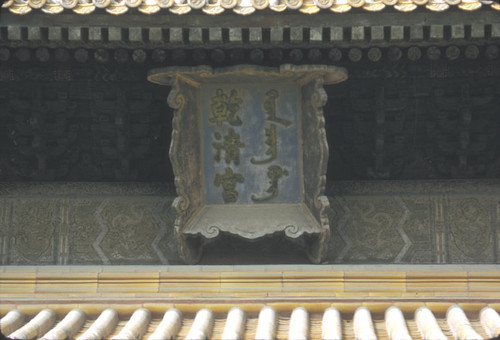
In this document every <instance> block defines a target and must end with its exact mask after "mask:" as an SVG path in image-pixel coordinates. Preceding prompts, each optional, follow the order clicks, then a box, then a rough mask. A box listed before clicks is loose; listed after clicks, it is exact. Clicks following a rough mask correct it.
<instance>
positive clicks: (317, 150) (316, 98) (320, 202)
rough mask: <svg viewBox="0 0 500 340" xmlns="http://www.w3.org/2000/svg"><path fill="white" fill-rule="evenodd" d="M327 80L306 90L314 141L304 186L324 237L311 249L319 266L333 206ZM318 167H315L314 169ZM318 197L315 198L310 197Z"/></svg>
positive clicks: (308, 130)
mask: <svg viewBox="0 0 500 340" xmlns="http://www.w3.org/2000/svg"><path fill="white" fill-rule="evenodd" d="M323 83H324V79H323V77H322V76H316V77H315V78H314V79H313V80H312V81H310V82H309V83H308V84H305V85H304V86H303V87H302V98H304V101H303V104H302V108H303V110H302V112H303V115H304V119H303V127H302V129H303V131H302V134H303V136H308V138H312V139H314V141H313V142H311V143H309V144H308V146H309V147H308V148H307V149H304V150H303V152H304V156H303V157H304V161H303V162H304V177H305V178H304V179H305V181H304V186H305V188H304V189H305V190H304V191H305V193H306V195H305V204H306V205H307V207H308V208H309V209H310V211H311V213H312V214H313V215H314V217H315V218H316V219H317V221H318V222H319V223H320V225H321V227H322V228H323V230H324V233H323V234H322V235H321V237H320V238H319V239H318V241H317V244H316V246H315V247H311V249H312V250H313V252H314V253H310V254H308V255H309V257H310V259H311V260H312V261H313V262H318V261H319V260H321V258H323V257H324V255H325V252H326V248H327V247H326V244H325V243H326V241H327V240H328V238H329V234H330V229H329V223H328V216H327V213H326V208H328V206H329V203H328V199H327V198H326V196H324V193H325V188H326V170H327V165H328V142H327V139H326V130H325V118H324V115H323V106H324V105H325V104H326V101H327V95H326V92H325V90H324V88H323ZM313 164H314V166H312V165H313ZM307 193H314V194H312V195H311V194H309V195H308V194H307Z"/></svg>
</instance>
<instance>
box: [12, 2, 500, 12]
mask: <svg viewBox="0 0 500 340" xmlns="http://www.w3.org/2000/svg"><path fill="white" fill-rule="evenodd" d="M483 6H486V7H491V8H492V9H495V10H500V3H497V2H494V1H492V0H6V1H5V2H4V3H3V5H2V7H4V8H8V9H9V10H10V11H11V12H12V13H15V14H27V13H29V12H31V11H32V10H38V9H39V10H41V11H42V12H44V13H48V14H58V13H61V12H63V11H64V10H65V9H68V10H72V11H73V12H74V13H77V14H90V13H92V12H94V11H95V10H96V9H105V10H106V12H108V13H110V14H113V15H120V14H124V13H126V12H127V11H128V10H129V9H135V8H137V10H138V11H139V12H141V13H144V14H154V13H157V12H160V11H165V10H167V9H168V10H169V11H170V12H172V13H174V14H179V15H181V14H187V13H189V12H191V11H192V10H201V11H203V12H204V13H206V14H210V15H217V14H221V13H223V12H225V11H226V10H232V12H233V13H236V14H240V15H248V14H252V13H254V12H255V11H256V10H264V9H270V10H271V11H274V12H283V11H285V10H298V11H299V12H301V13H306V14H314V13H317V12H319V11H320V10H330V11H332V12H336V13H344V12H347V11H349V10H351V9H352V8H362V9H364V10H366V11H370V12H379V11H381V10H383V9H384V8H385V7H392V8H394V9H396V10H398V11H400V12H411V11H414V10H415V9H417V8H419V7H425V8H426V9H428V10H430V11H433V12H442V11H445V10H447V9H448V8H450V7H458V8H459V9H461V10H464V11H474V10H477V9H479V8H481V7H483Z"/></svg>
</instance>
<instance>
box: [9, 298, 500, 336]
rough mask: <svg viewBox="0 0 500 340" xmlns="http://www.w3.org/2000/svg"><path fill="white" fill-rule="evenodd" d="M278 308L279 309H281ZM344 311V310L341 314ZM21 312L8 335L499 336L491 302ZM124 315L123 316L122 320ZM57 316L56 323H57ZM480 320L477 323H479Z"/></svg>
mask: <svg viewBox="0 0 500 340" xmlns="http://www.w3.org/2000/svg"><path fill="white" fill-rule="evenodd" d="M281 314H283V313H281ZM345 314H346V313H344V316H347V315H345ZM25 318H26V317H25V315H24V313H23V312H21V311H19V310H11V311H10V312H8V313H7V314H6V315H5V316H4V317H3V318H2V319H1V320H0V328H1V330H2V333H5V334H9V337H10V338H12V339H35V338H41V339H44V340H49V339H66V338H76V339H78V340H87V339H103V338H107V339H114V340H117V339H142V338H144V339H155V340H156V339H186V340H202V339H222V340H230V339H259V340H261V339H262V340H267V339H269V340H271V339H291V340H306V339H311V340H314V339H324V340H326V339H354V338H355V339H359V340H365V339H366V340H373V339H400V340H411V339H412V338H421V339H433V340H445V339H447V338H449V337H453V338H454V339H483V338H485V337H497V336H500V315H499V314H498V312H497V311H495V310H494V309H493V308H491V307H485V308H483V309H482V310H481V311H480V312H479V317H478V320H473V321H472V322H471V321H469V319H468V318H467V316H466V315H465V313H464V311H463V310H462V308H461V307H459V306H458V305H452V306H451V307H449V309H448V311H447V313H446V317H445V318H444V319H436V318H435V316H434V314H433V312H432V311H431V310H430V309H429V308H427V307H420V308H418V309H417V310H416V311H415V314H414V319H413V320H405V316H404V315H403V313H402V311H401V310H400V309H398V308H397V307H395V306H392V307H390V308H388V309H387V310H386V311H385V315H384V317H383V320H378V319H375V320H374V319H372V313H371V312H370V310H369V309H368V308H366V307H359V308H358V309H356V310H355V312H354V315H353V317H352V319H349V318H347V319H342V316H341V313H340V312H339V310H338V309H337V308H332V307H330V308H328V309H326V310H325V311H324V313H323V314H322V315H318V313H312V314H310V313H309V312H308V311H307V310H306V309H305V308H303V307H296V308H295V309H293V311H292V312H291V315H290V316H289V317H287V316H285V317H284V316H283V315H278V312H276V310H275V309H273V308H272V307H270V306H266V307H264V308H262V309H261V311H260V313H259V315H258V316H257V317H255V316H253V317H252V316H247V315H246V313H245V312H244V311H243V309H242V308H240V307H233V308H232V309H231V310H230V311H229V313H228V314H227V316H222V317H221V316H217V315H215V314H214V313H213V312H212V311H211V310H209V309H206V308H202V309H200V310H199V311H198V312H197V313H196V316H194V318H193V316H191V315H186V317H184V318H183V315H182V313H181V311H179V310H177V309H176V308H170V309H168V310H167V311H166V312H165V314H164V315H163V318H162V319H160V318H158V317H155V316H154V315H153V314H152V313H151V312H150V311H149V310H148V309H146V308H139V309H137V310H136V311H135V312H134V313H133V314H132V315H131V316H130V318H128V316H124V315H120V316H119V315H118V313H117V312H116V311H115V310H113V309H105V310H104V311H102V313H101V314H100V315H99V317H98V318H97V319H93V318H92V317H89V318H88V319H87V315H86V313H85V312H83V311H82V310H80V309H73V310H71V311H70V312H69V313H68V314H66V315H65V316H64V318H63V319H62V320H60V321H59V322H57V315H56V313H55V312H54V311H53V310H51V309H44V310H42V311H40V312H38V314H36V315H35V316H34V317H33V318H32V319H31V320H30V321H29V322H27V323H25ZM127 318H128V320H127ZM56 322H57V323H56ZM479 325H481V326H482V327H478V326H479Z"/></svg>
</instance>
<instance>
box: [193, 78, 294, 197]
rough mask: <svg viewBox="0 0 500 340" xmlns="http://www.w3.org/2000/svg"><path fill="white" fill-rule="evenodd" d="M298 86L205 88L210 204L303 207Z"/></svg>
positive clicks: (203, 108)
mask: <svg viewBox="0 0 500 340" xmlns="http://www.w3.org/2000/svg"><path fill="white" fill-rule="evenodd" d="M299 107H300V103H299V94H298V90H297V86H295V85H290V86H286V85H272V84H271V85H269V84H255V85H253V84H252V85H235V84H231V85H229V86H228V85H225V84H220V85H219V84H211V85H202V86H201V115H202V122H203V131H202V134H203V158H204V159H203V164H204V166H203V170H204V174H203V175H204V182H205V196H206V197H205V198H206V203H207V204H260V203H298V202H300V201H301V194H300V193H301V181H300V179H301V162H300V159H299V155H300V150H299V139H300V136H299V131H300V129H299V117H298V115H299V112H298V108H299Z"/></svg>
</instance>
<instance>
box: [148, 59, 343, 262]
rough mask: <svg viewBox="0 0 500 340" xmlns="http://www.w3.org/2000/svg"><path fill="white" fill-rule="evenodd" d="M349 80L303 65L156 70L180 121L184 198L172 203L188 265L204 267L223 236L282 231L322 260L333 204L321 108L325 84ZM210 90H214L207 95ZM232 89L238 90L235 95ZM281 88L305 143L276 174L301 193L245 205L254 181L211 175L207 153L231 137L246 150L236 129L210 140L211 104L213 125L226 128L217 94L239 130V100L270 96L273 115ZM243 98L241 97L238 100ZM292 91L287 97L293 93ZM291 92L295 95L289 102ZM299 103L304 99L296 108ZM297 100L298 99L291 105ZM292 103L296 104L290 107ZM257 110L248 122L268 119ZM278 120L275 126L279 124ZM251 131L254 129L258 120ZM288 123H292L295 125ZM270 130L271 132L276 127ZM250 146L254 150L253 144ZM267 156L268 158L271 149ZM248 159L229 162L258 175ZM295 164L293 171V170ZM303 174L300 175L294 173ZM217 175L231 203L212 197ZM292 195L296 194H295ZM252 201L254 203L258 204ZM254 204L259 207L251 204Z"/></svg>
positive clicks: (176, 146)
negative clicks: (210, 244) (205, 256)
mask: <svg viewBox="0 0 500 340" xmlns="http://www.w3.org/2000/svg"><path fill="white" fill-rule="evenodd" d="M346 79H347V71H346V70H345V69H343V68H339V67H336V66H326V65H301V66H296V65H289V64H285V65H281V66H280V67H279V68H269V67H259V66H251V65H239V66H233V67H228V68H218V69H214V68H212V67H209V66H198V67H169V68H160V69H153V70H151V71H149V74H148V80H149V81H151V82H153V83H156V84H160V85H167V86H171V91H170V94H169V96H168V104H169V105H170V107H172V108H173V109H174V117H173V123H172V141H171V145H170V151H169V155H170V160H171V162H172V167H173V171H174V175H175V186H176V190H177V198H176V199H175V201H174V203H173V207H174V208H175V211H176V219H175V234H176V237H177V241H178V244H179V250H180V256H181V258H182V259H183V260H184V261H185V262H187V263H197V262H198V261H199V260H200V258H201V255H202V249H203V245H204V243H205V242H206V241H207V240H208V239H212V238H215V237H217V236H218V235H219V234H220V233H221V232H224V233H230V234H234V235H238V236H239V237H243V238H246V239H252V240H255V239H259V238H261V237H263V236H265V235H270V234H274V233H277V232H282V233H284V234H285V236H286V237H289V238H292V239H298V238H299V237H301V236H303V235H307V240H306V241H304V242H302V244H303V245H304V246H305V248H306V249H305V250H306V253H307V255H308V257H309V259H310V260H311V261H312V262H313V263H320V262H321V261H322V259H323V258H324V256H325V254H326V250H327V242H328V239H329V237H330V226H329V222H328V217H327V214H326V211H325V209H326V208H327V207H328V206H329V203H328V199H327V198H326V197H325V196H324V190H325V185H326V170H327V163H328V143H327V140H326V132H325V128H324V123H325V121H324V116H323V109H322V108H323V106H324V105H325V104H326V100H327V96H326V92H325V91H324V89H323V85H324V84H334V83H338V82H342V81H344V80H346ZM228 86H229V87H228ZM266 86H267V87H268V88H272V89H271V90H265V91H267V92H265V91H264V92H262V88H263V87H266ZM207 88H208V89H209V92H208V93H209V94H208V95H207ZM231 88H234V89H235V90H234V91H232V90H230V89H231ZM274 88H279V89H281V90H282V95H283V96H282V97H284V98H288V99H286V100H287V101H286V102H284V100H285V99H282V103H285V104H287V107H289V112H296V113H294V114H295V115H296V116H294V117H296V118H294V119H295V121H296V122H297V124H295V125H296V126H295V127H294V129H295V130H292V131H295V133H296V134H297V136H298V137H297V140H296V141H295V142H294V143H292V144H294V145H295V143H297V144H296V145H295V146H294V149H293V150H292V151H290V152H291V153H290V152H289V154H291V155H293V154H294V152H295V153H296V155H297V157H298V160H297V161H296V162H292V163H288V164H289V165H288V168H290V169H286V168H285V167H283V168H280V166H278V165H275V166H274V169H273V171H274V170H276V171H278V172H279V174H280V175H279V176H281V177H282V176H288V175H289V174H290V176H289V177H290V178H292V177H293V178H296V180H297V181H298V182H297V185H296V188H295V189H294V190H295V191H293V190H292V189H293V188H292V189H290V187H293V185H294V184H293V183H294V182H293V181H292V180H289V182H285V183H292V184H290V185H287V186H284V187H283V188H284V189H283V190H284V191H285V192H286V190H287V189H290V190H291V191H290V190H288V192H289V193H288V195H285V194H282V196H286V197H283V198H281V201H280V200H278V201H277V202H267V201H265V202H264V200H265V199H262V200H261V201H259V198H258V197H256V196H257V195H255V194H251V195H250V194H247V196H246V197H247V199H246V201H245V198H244V197H243V194H245V193H243V194H242V195H241V197H240V196H239V193H238V192H237V191H236V189H235V188H236V186H237V185H239V186H238V187H239V188H243V189H244V190H248V187H251V184H252V183H250V181H249V184H248V185H247V186H246V187H245V185H246V184H245V185H243V184H241V182H244V181H245V180H246V178H247V177H248V176H247V175H245V176H243V175H242V174H239V173H236V172H234V173H233V169H232V168H231V167H226V173H225V174H224V173H221V170H222V169H221V168H220V167H219V168H218V170H217V169H216V170H214V171H212V170H207V169H208V168H207V166H206V162H207V161H208V157H207V151H206V148H207V147H208V148H210V147H212V146H213V147H215V148H218V149H217V150H219V149H220V148H223V149H224V146H223V144H222V143H221V141H223V140H224V139H225V138H229V137H227V136H228V135H231V136H232V140H233V143H232V145H233V147H234V145H237V146H241V147H243V146H245V143H243V142H240V139H239V138H240V135H239V133H238V132H239V130H238V132H235V129H233V128H229V130H228V129H227V128H226V130H225V133H226V135H225V136H224V138H222V135H220V134H214V136H215V137H214V138H215V139H214V138H212V132H210V136H209V137H207V129H209V128H210V127H209V124H207V115H208V112H209V111H208V107H210V105H211V107H212V114H213V116H212V118H211V119H213V120H212V121H211V122H212V123H213V125H216V123H217V124H218V125H222V124H219V123H220V122H219V121H218V120H217V119H218V118H220V116H217V117H216V116H215V113H214V112H216V111H214V110H216V109H214V105H216V104H217V101H218V99H217V98H219V97H217V95H219V96H220V98H223V99H221V100H225V102H224V103H226V104H227V103H230V104H227V105H226V106H224V107H225V108H226V111H224V112H223V113H221V112H222V111H221V112H219V113H220V114H224V116H223V117H224V119H225V120H224V122H225V123H227V122H232V123H233V124H232V125H234V126H239V125H241V124H242V121H241V119H240V117H239V116H238V115H237V114H236V110H237V109H238V110H239V108H240V106H239V105H240V104H241V103H242V102H243V100H242V99H241V98H239V97H238V96H239V95H240V94H241V95H242V96H245V95H246V97H244V98H249V100H251V101H255V100H256V99H255V98H256V97H258V96H259V94H258V93H265V95H264V94H261V97H265V96H267V97H265V98H267V99H266V100H268V102H267V104H266V103H264V104H263V106H261V107H263V109H262V110H261V111H264V112H267V111H266V110H267V109H266V108H269V107H270V106H271V107H274V106H273V105H274V104H275V102H273V101H269V100H271V99H275V98H276V95H277V93H278V91H277V90H274ZM252 89H253V90H252ZM238 91H239V92H240V94H238ZM259 91H260V92H259ZM273 91H275V92H273ZM287 91H288V93H286V92H287ZM290 92H293V93H294V94H293V95H290ZM273 95H274V97H273ZM295 96H297V97H298V98H296V99H297V100H296V101H295ZM202 97H203V100H202ZM269 98H271V99H269ZM290 98H292V99H293V100H290ZM290 102H292V104H289V103H290ZM231 103H232V104H231ZM228 105H233V108H234V107H235V108H236V109H234V110H233V111H234V112H232V114H231V113H228V112H230V111H231V110H229V111H228V110H227V107H229V106H228ZM266 105H267V106H266ZM276 105H278V104H276ZM294 105H296V106H297V107H295V106H294ZM255 107H256V105H253V106H252V109H249V110H251V112H250V113H247V116H249V115H254V114H262V115H264V113H262V112H260V111H259V109H255ZM254 111H259V112H257V113H256V112H254ZM287 112H288V111H287ZM277 116H278V115H276V117H274V119H280V118H279V117H277ZM227 117H231V118H227ZM266 117H268V118H266V119H270V118H269V117H271V116H269V115H268V116H266ZM278 123H279V122H278ZM250 124H255V121H254V123H250ZM288 124H292V123H291V122H289V123H288ZM226 125H228V124H226ZM271 125H273V124H271ZM274 125H276V124H274ZM266 126H269V124H268V125H266ZM236 130H237V129H236ZM228 131H229V132H228ZM268 133H269V134H271V129H269V131H268V129H267V128H266V136H268ZM285 134H286V133H285ZM247 135H248V133H247ZM249 138H251V137H249ZM283 138H284V137H283ZM292 140H293V139H292ZM235 141H236V142H235ZM251 143H254V141H251ZM248 144H250V143H248V142H247V145H248ZM268 145H269V144H268ZM274 145H275V148H278V146H276V145H278V142H276V143H275V144H274ZM270 148H271V147H269V149H270ZM279 148H280V149H283V150H285V148H286V146H285V142H283V141H281V140H280V144H279ZM224 150H225V157H226V159H225V160H226V163H230V162H228V158H227V155H228V153H229V152H230V151H229V150H228V149H224ZM233 150H234V149H233ZM219 151H220V150H219ZM219 151H217V152H215V151H214V152H213V154H216V157H220V152H219ZM284 153H286V151H284ZM266 154H269V150H268V151H267V153H266ZM271 154H272V153H271ZM210 155H212V154H210ZM248 158H249V157H247V160H246V162H247V163H245V164H247V165H244V164H242V165H240V159H239V151H238V158H232V159H231V160H230V161H232V162H233V163H235V164H237V165H238V169H241V170H243V171H246V172H245V174H248V173H249V172H251V171H250V169H249V168H250V167H251V166H250V162H248ZM254 158H255V159H254ZM257 158H258V157H252V160H251V161H252V163H254V164H255V163H258V162H259V160H256V159H257ZM289 158H290V156H286V157H285V158H284V161H285V162H286V160H288V159H289ZM216 160H217V161H219V162H220V159H219V158H216ZM220 163H224V162H220ZM290 164H294V165H293V166H290ZM296 167H298V169H295V168H296ZM233 168H234V167H233ZM270 168H272V167H268V168H267V169H268V172H267V177H268V178H269V179H271V178H281V177H279V176H278V177H276V176H277V175H276V174H275V173H274V172H273V174H274V175H275V176H274V177H272V176H271V175H270V172H269V171H270V170H269V169H270ZM289 170H290V171H289ZM210 171H212V172H216V171H219V174H217V175H216V176H215V177H216V180H215V181H214V182H213V184H215V185H216V186H217V187H218V188H219V187H220V189H219V190H221V191H222V197H223V199H224V201H221V202H218V201H216V200H215V201H214V198H213V195H212V194H210V191H213V190H214V189H213V188H211V187H209V186H210V184H211V183H212V182H210V181H212V177H214V176H213V173H210V179H209V180H206V179H205V172H207V174H208V173H209V172H210ZM280 171H281V172H280ZM254 172H255V171H254ZM261 172H262V171H261ZM292 172H293V174H292ZM252 174H253V173H252ZM252 174H250V175H252ZM218 176H220V178H219V177H218ZM259 176H260V177H259V178H261V179H262V178H263V177H265V176H264V175H262V174H259ZM294 176H295V177H294ZM207 177H208V176H207ZM223 177H224V178H231V179H232V182H231V183H230V184H232V187H231V185H229V188H227V187H224V185H223V184H221V181H222V179H221V178H223ZM268 181H269V183H271V182H272V180H268ZM253 182H255V180H253ZM276 183H278V180H277V179H276V180H275V186H274V188H275V189H276V188H277V187H278V184H276ZM272 187H273V185H272V184H270V187H269V188H268V190H267V191H266V192H267V193H271V194H269V195H270V197H273V198H275V197H278V196H277V195H278V189H276V190H275V191H273V190H272ZM245 188H246V189H245ZM283 190H282V192H283ZM290 192H295V193H296V194H290ZM224 194H226V195H224ZM211 195H212V196H211ZM248 197H251V199H249V198H248ZM251 200H254V201H255V202H251ZM237 201H238V202H237ZM239 201H241V202H239ZM231 203H232V204H231Z"/></svg>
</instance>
